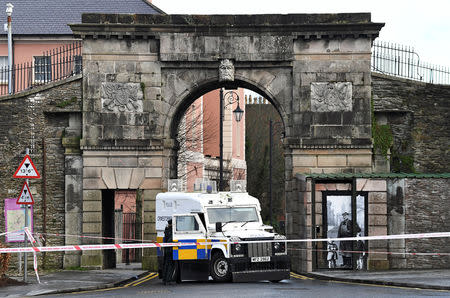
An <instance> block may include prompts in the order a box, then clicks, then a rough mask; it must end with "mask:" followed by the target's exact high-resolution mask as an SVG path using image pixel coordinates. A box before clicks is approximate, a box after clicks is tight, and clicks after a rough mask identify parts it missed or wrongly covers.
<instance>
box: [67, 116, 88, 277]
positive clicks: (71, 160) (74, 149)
mask: <svg viewBox="0 0 450 298" xmlns="http://www.w3.org/2000/svg"><path fill="white" fill-rule="evenodd" d="M80 135H81V114H75V113H72V114H70V116H69V127H67V128H66V130H65V134H64V137H63V138H62V145H63V146H64V148H65V169H64V172H65V234H66V235H80V234H81V230H82V216H83V215H82V212H83V159H82V157H81V150H80ZM78 244H81V238H78V237H67V236H66V239H65V245H78ZM80 262H81V253H80V252H65V253H64V260H63V266H64V268H70V267H80V265H81V263H80Z"/></svg>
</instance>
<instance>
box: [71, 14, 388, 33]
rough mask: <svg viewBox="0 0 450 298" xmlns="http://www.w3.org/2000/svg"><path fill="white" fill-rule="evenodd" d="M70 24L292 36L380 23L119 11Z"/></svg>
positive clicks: (349, 17) (338, 17)
mask: <svg viewBox="0 0 450 298" xmlns="http://www.w3.org/2000/svg"><path fill="white" fill-rule="evenodd" d="M82 22H83V23H82V24H71V25H70V27H71V29H72V31H73V32H74V35H75V36H76V37H81V38H113V37H114V38H119V39H121V38H132V39H134V38H144V39H147V38H158V36H159V35H160V34H163V33H177V32H183V33H189V32H192V33H196V34H203V35H224V36H225V35H229V34H241V33H247V34H248V33H268V32H270V33H271V34H272V35H289V36H292V37H293V38H302V39H322V38H336V37H353V38H359V37H369V38H375V37H377V36H378V33H379V31H380V30H381V28H382V27H383V26H384V23H372V22H371V21H370V14H369V13H344V14H288V15H276V14H274V15H162V16H161V15H139V14H136V15H119V14H83V17H82Z"/></svg>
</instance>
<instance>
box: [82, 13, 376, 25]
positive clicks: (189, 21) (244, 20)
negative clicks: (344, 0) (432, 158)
mask: <svg viewBox="0 0 450 298" xmlns="http://www.w3.org/2000/svg"><path fill="white" fill-rule="evenodd" d="M81 21H82V23H91V24H167V25H206V26H213V25H299V24H302V25H304V24H351V23H370V22H371V14H370V13H337V14H331V13H327V14H254V15H188V14H169V15H149V14H103V13H83V14H82V18H81Z"/></svg>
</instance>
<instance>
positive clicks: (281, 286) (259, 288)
mask: <svg viewBox="0 0 450 298" xmlns="http://www.w3.org/2000/svg"><path fill="white" fill-rule="evenodd" d="M61 296H64V297H70V298H72V297H74V298H75V297H214V298H219V297H235V298H237V297H358V298H359V297H425V296H426V297H430V296H431V297H434V296H436V297H450V291H444V290H421V289H413V288H403V287H395V286H381V285H369V284H357V283H351V282H338V281H323V280H318V279H312V278H308V277H305V276H302V275H298V274H295V273H292V274H291V279H290V280H285V281H282V282H279V283H270V282H253V283H215V282H213V281H208V282H189V281H187V282H183V283H181V284H176V283H170V284H169V285H166V286H164V285H163V284H162V282H161V280H160V279H159V278H158V276H157V274H156V273H150V274H147V275H145V276H143V277H142V278H140V279H138V280H136V281H133V282H130V283H127V284H124V285H121V286H117V287H114V288H107V289H100V290H92V291H84V292H77V293H70V294H69V293H65V294H58V295H48V296H44V297H61ZM41 297H43V296H41Z"/></svg>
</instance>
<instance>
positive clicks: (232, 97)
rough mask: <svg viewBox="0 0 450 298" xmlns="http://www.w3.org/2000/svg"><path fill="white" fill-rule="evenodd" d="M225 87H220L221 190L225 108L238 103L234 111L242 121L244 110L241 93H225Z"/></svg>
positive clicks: (221, 185)
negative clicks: (240, 100)
mask: <svg viewBox="0 0 450 298" xmlns="http://www.w3.org/2000/svg"><path fill="white" fill-rule="evenodd" d="M223 92H224V88H220V135H219V138H220V140H219V149H220V169H219V174H220V176H219V191H223V110H224V109H225V108H226V107H227V106H228V105H230V104H233V103H236V102H237V104H238V106H237V108H236V109H235V110H234V111H233V115H234V119H235V120H236V122H240V121H241V119H242V115H244V111H243V110H242V109H241V107H240V106H239V95H238V94H237V93H236V92H234V91H228V92H226V93H225V94H224V93H223ZM224 102H225V104H224Z"/></svg>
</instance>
